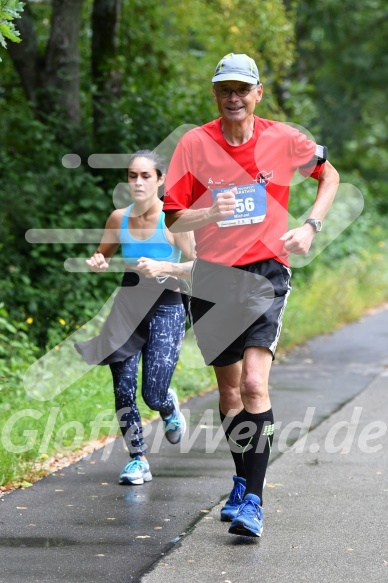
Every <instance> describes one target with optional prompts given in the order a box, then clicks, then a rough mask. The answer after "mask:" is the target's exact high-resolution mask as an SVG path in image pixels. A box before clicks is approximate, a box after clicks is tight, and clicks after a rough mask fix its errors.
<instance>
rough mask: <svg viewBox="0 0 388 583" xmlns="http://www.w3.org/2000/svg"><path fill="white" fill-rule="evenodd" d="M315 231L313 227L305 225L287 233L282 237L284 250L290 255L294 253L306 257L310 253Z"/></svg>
mask: <svg viewBox="0 0 388 583" xmlns="http://www.w3.org/2000/svg"><path fill="white" fill-rule="evenodd" d="M314 235H315V229H314V227H313V225H309V224H308V223H307V224H306V225H303V227H298V228H297V229H291V231H287V233H284V235H282V236H281V237H280V240H281V241H284V248H285V249H286V251H288V252H289V253H294V254H295V255H306V253H308V252H309V250H310V247H311V243H312V241H313V239H314Z"/></svg>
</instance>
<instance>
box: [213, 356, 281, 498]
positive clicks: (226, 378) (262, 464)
mask: <svg viewBox="0 0 388 583" xmlns="http://www.w3.org/2000/svg"><path fill="white" fill-rule="evenodd" d="M271 364H272V353H271V352H270V351H269V350H268V349H267V348H263V347H248V348H246V350H245V352H244V358H243V361H242V362H238V363H236V364H233V365H229V366H224V367H214V369H215V372H216V376H217V381H218V386H219V391H220V413H221V420H222V421H223V425H224V427H225V434H226V437H227V440H228V443H229V447H230V449H231V453H232V456H233V459H234V462H235V466H236V475H237V476H240V477H243V478H246V481H247V484H246V486H247V489H246V493H247V494H248V493H252V494H256V495H257V496H259V498H260V500H262V498H263V483H264V478H265V472H266V469H267V465H268V459H269V454H270V448H271V444H272V433H273V415H272V409H271V402H270V399H269V394H268V378H269V372H270V369H271Z"/></svg>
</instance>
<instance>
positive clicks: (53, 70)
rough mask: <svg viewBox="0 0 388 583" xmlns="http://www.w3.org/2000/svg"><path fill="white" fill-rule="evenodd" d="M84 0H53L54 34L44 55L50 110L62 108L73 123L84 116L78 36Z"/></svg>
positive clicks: (62, 111)
mask: <svg viewBox="0 0 388 583" xmlns="http://www.w3.org/2000/svg"><path fill="white" fill-rule="evenodd" d="M82 3H83V0H53V8H52V17H51V35H50V39H49V42H48V44H47V51H46V59H45V61H46V62H45V64H46V66H45V75H44V77H45V84H46V89H47V90H48V91H49V93H51V95H49V102H48V103H47V105H48V112H47V113H51V112H53V111H58V110H59V111H60V113H63V114H64V115H65V116H66V119H67V120H68V121H70V122H73V123H79V122H80V120H81V108H80V95H79V93H80V92H79V77H80V75H79V69H80V51H79V36H80V28H81V8H82ZM50 97H51V99H50Z"/></svg>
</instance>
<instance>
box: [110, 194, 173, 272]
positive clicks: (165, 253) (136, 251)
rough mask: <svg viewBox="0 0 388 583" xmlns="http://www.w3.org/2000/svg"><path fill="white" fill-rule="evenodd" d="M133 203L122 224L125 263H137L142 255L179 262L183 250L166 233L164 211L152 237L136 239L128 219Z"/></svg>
mask: <svg viewBox="0 0 388 583" xmlns="http://www.w3.org/2000/svg"><path fill="white" fill-rule="evenodd" d="M132 207H133V204H131V205H130V206H129V207H128V208H127V210H126V211H125V215H124V216H123V220H122V221H121V226H120V234H119V237H120V243H121V253H122V256H123V259H124V261H125V263H128V264H129V265H137V260H138V259H139V258H140V257H147V258H148V259H154V260H155V261H169V262H170V263H179V262H180V259H181V250H180V249H179V247H177V246H176V245H171V243H169V241H168V240H167V237H166V233H165V222H164V216H165V215H164V212H163V211H161V213H160V215H159V219H158V224H157V225H156V229H155V231H154V233H153V235H152V236H151V237H149V238H148V239H143V240H140V239H135V238H134V237H132V235H131V233H130V232H129V227H128V221H129V215H130V213H131V210H132Z"/></svg>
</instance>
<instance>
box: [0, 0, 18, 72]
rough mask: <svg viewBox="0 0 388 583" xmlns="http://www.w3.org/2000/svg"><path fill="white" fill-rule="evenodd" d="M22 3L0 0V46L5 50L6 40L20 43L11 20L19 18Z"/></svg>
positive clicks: (14, 0) (15, 0) (13, 0)
mask: <svg viewBox="0 0 388 583" xmlns="http://www.w3.org/2000/svg"><path fill="white" fill-rule="evenodd" d="M23 7H24V2H19V1H18V0H0V45H1V46H2V47H3V48H7V41H6V39H7V40H10V41H12V42H14V43H20V41H21V38H20V34H19V31H18V30H17V29H16V27H15V24H14V22H13V20H14V19H15V18H20V12H23ZM1 60H2V59H1V57H0V62H1Z"/></svg>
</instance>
